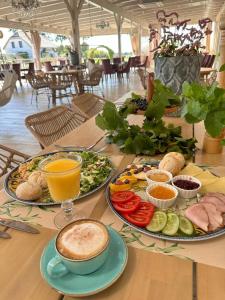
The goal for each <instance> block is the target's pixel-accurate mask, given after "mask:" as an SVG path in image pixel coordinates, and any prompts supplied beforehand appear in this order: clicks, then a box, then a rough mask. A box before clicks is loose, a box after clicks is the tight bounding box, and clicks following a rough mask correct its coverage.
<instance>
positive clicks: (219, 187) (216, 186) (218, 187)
mask: <svg viewBox="0 0 225 300" xmlns="http://www.w3.org/2000/svg"><path fill="white" fill-rule="evenodd" d="M202 192H203V193H208V192H213V193H223V194H225V177H220V178H218V179H217V180H216V181H215V182H213V183H211V184H207V185H204V186H203V188H202Z"/></svg>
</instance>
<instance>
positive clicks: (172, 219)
mask: <svg viewBox="0 0 225 300" xmlns="http://www.w3.org/2000/svg"><path fill="white" fill-rule="evenodd" d="M179 223H180V222H179V217H178V215H176V214H175V213H168V214H167V223H166V226H165V227H164V229H163V231H162V232H163V233H164V234H166V235H175V234H176V233H177V231H178V229H179Z"/></svg>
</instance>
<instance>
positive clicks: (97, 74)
mask: <svg viewBox="0 0 225 300" xmlns="http://www.w3.org/2000/svg"><path fill="white" fill-rule="evenodd" d="M102 72H103V70H101V69H96V70H94V71H93V72H92V73H91V74H90V81H92V82H95V84H97V85H98V84H99V83H100V80H101V78H102Z"/></svg>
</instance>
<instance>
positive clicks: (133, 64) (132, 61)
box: [128, 56, 136, 68]
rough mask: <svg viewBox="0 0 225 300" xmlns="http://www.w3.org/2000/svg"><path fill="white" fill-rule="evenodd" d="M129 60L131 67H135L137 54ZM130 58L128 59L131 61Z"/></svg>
mask: <svg viewBox="0 0 225 300" xmlns="http://www.w3.org/2000/svg"><path fill="white" fill-rule="evenodd" d="M129 60H130V67H131V68H133V67H135V66H136V65H135V56H133V57H129ZM129 60H128V61H129Z"/></svg>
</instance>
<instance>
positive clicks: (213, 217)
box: [201, 203, 223, 231]
mask: <svg viewBox="0 0 225 300" xmlns="http://www.w3.org/2000/svg"><path fill="white" fill-rule="evenodd" d="M201 205H203V206H204V208H205V210H206V212H207V214H208V217H209V231H214V230H216V229H218V228H220V227H221V226H222V225H223V217H222V214H221V212H219V211H218V210H217V209H216V206H215V205H214V204H211V203H202V204H201Z"/></svg>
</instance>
